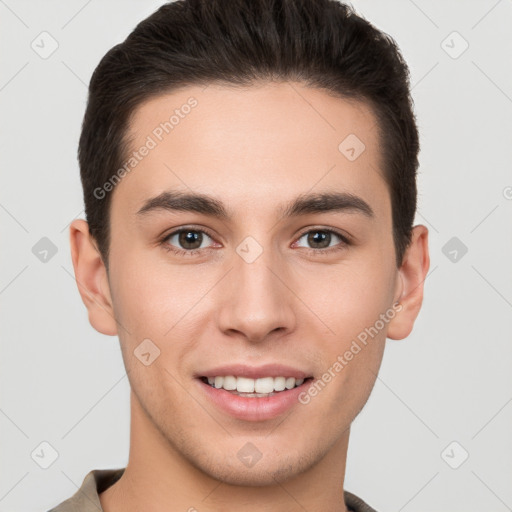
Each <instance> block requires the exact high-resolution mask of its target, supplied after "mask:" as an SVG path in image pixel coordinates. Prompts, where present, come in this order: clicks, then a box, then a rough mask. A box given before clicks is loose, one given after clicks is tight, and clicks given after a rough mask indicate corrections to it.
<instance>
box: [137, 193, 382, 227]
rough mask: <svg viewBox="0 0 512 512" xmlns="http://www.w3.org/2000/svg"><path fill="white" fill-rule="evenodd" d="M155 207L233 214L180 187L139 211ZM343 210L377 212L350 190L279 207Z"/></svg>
mask: <svg viewBox="0 0 512 512" xmlns="http://www.w3.org/2000/svg"><path fill="white" fill-rule="evenodd" d="M155 210H168V211H187V212H196V213H201V214H204V215H208V216H210V217H216V218H218V219H221V220H229V219H230V218H232V217H233V214H232V213H231V212H230V211H229V210H228V209H227V208H226V206H225V205H224V204H223V203H222V201H219V200H218V199H216V198H214V197H211V196H208V195H205V194H196V193H184V192H178V191H166V192H162V193H161V194H159V195H158V196H155V197H153V198H151V199H148V200H147V201H146V202H145V203H144V205H143V206H142V207H141V208H140V210H138V212H137V215H144V214H147V213H150V212H152V211H155ZM341 211H347V212H354V213H362V214H363V215H365V216H366V217H369V218H373V217H374V212H373V210H372V208H371V207H370V205H369V204H368V203H367V202H366V201H364V200H363V199H362V198H360V197H359V196H356V195H354V194H351V193H348V192H323V193H315V194H302V195H300V196H298V197H296V198H295V199H294V200H293V201H291V202H290V203H288V204H287V205H284V206H282V207H281V208H280V209H279V212H280V216H281V218H287V217H298V216H300V215H307V214H311V213H329V212H341Z"/></svg>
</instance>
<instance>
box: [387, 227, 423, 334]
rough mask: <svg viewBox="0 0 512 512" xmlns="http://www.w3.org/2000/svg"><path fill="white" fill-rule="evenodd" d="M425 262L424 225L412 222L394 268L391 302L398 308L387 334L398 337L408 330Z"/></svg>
mask: <svg viewBox="0 0 512 512" xmlns="http://www.w3.org/2000/svg"><path fill="white" fill-rule="evenodd" d="M429 266H430V256H429V254H428V229H427V228H426V227H425V226H422V225H418V226H414V228H413V230H412V235H411V243H410V244H409V246H408V247H407V249H406V251H405V253H404V258H403V261H402V266H401V267H400V268H399V270H398V281H399V283H398V286H397V294H396V297H395V303H396V302H399V303H400V305H401V306H402V309H401V310H400V311H399V312H398V313H397V314H396V315H395V316H394V317H393V319H392V320H391V321H390V322H389V325H388V332H387V337H388V338H391V339H393V340H401V339H404V338H406V337H407V336H409V334H410V333H411V331H412V328H413V325H414V321H415V320H416V317H417V316H418V313H419V312H420V308H421V303H422V302H423V282H424V281H425V278H426V276H427V272H428V269H429Z"/></svg>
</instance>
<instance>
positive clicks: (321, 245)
mask: <svg viewBox="0 0 512 512" xmlns="http://www.w3.org/2000/svg"><path fill="white" fill-rule="evenodd" d="M333 235H334V237H333ZM336 237H337V238H338V239H340V240H341V244H340V243H339V242H338V243H337V244H336V243H334V245H331V242H333V241H334V242H336ZM303 238H305V239H306V242H307V244H308V245H309V247H306V248H309V249H312V250H319V251H321V250H322V249H330V248H331V247H335V246H336V245H342V246H344V245H346V244H348V240H347V239H346V238H345V237H343V236H342V235H340V234H339V233H336V232H335V231H332V230H329V229H312V230H309V231H307V232H306V233H304V234H303V235H302V236H301V237H300V238H299V240H301V239H303ZM323 252H325V251H323Z"/></svg>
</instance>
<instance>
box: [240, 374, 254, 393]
mask: <svg viewBox="0 0 512 512" xmlns="http://www.w3.org/2000/svg"><path fill="white" fill-rule="evenodd" d="M236 390H237V391H238V392H239V393H254V379H248V378H247V377H237V378H236Z"/></svg>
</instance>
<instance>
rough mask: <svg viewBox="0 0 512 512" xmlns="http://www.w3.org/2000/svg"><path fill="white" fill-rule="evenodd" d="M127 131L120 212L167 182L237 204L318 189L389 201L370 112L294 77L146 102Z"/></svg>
mask: <svg viewBox="0 0 512 512" xmlns="http://www.w3.org/2000/svg"><path fill="white" fill-rule="evenodd" d="M127 135H128V137H129V139H130V140H131V142H130V154H129V155H126V156H125V160H124V161H123V164H122V165H123V166H124V169H125V170H126V171H127V172H124V173H123V178H122V180H121V182H120V183H119V184H118V185H117V186H116V188H115V190H114V192H115V193H114V196H113V198H112V201H113V204H112V209H113V210H114V209H115V208H116V207H115V206H114V204H117V206H118V207H121V208H122V209H123V210H124V213H129V211H132V212H134V211H136V210H137V209H138V208H139V207H140V206H142V204H143V203H144V201H146V200H147V199H148V198H150V197H154V196H156V195H158V194H160V193H162V192H164V191H166V190H169V189H172V190H182V191H187V192H191V191H193V192H198V193H207V194H210V195H215V196H218V197H221V196H222V197H223V198H224V200H225V201H227V202H229V203H230V204H231V205H232V209H233V210H236V209H237V207H238V206H240V207H243V206H246V207H249V206H254V207H258V208H260V209H262V208H263V205H266V204H269V203H272V202H278V203H282V202H283V201H284V200H286V199H287V198H288V196H289V198H292V197H295V196H296V195H297V194H301V193H305V192H308V191H313V192H314V191H316V190H320V189H321V190H322V191H325V190H327V189H333V190H334V189H336V190H338V191H344V192H348V193H353V194H357V195H359V196H363V197H366V198H367V200H368V201H372V203H373V204H374V209H375V210H376V212H377V213H382V214H384V213H385V210H386V208H389V207H390V205H389V194H388V190H387V185H386V183H385V181H384V179H383V171H382V165H381V162H380V148H379V140H378V127H377V124H376V118H375V116H374V114H373V112H372V111H371V109H370V108H369V107H368V106H367V105H366V104H365V103H361V102H357V101H348V100H345V99H340V98H338V97H333V96H330V95H328V94H327V93H326V92H324V91H322V90H319V89H313V88H307V87H305V86H303V85H301V84H298V83H295V82H280V83H262V84H259V85H253V86H245V87H235V86H230V85H224V84H222V85H218V84H210V85H208V86H206V87H204V86H203V87H201V86H190V87H185V88H182V89H179V90H176V91H173V92H171V93H167V94H163V95H161V96H157V97H154V98H151V99H150V100H148V101H146V102H145V103H143V104H141V105H140V106H139V107H138V108H137V109H136V111H135V112H134V113H133V115H132V118H131V121H130V125H129V129H128V132H127ZM128 205H129V206H128ZM128 209H129V210H128ZM379 209H382V212H379ZM253 211H254V210H253Z"/></svg>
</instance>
